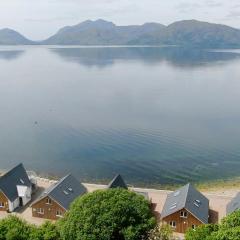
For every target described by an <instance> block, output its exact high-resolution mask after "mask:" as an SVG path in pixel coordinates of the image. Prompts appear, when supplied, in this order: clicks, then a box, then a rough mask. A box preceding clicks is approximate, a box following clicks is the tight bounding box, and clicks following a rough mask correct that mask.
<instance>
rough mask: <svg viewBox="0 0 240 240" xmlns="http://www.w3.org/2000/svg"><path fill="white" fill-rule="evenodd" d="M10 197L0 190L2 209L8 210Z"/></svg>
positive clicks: (0, 207) (0, 208) (0, 205)
mask: <svg viewBox="0 0 240 240" xmlns="http://www.w3.org/2000/svg"><path fill="white" fill-rule="evenodd" d="M8 209H9V207H8V199H7V197H6V196H5V194H4V193H3V192H2V191H0V211H8Z"/></svg>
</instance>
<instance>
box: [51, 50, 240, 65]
mask: <svg viewBox="0 0 240 240" xmlns="http://www.w3.org/2000/svg"><path fill="white" fill-rule="evenodd" d="M51 50H52V52H54V53H56V54H57V55H59V56H60V57H62V58H63V59H65V60H66V61H72V62H76V63H79V64H81V65H84V66H88V67H92V66H97V67H106V66H110V65H113V64H114V63H115V62H116V61H118V60H124V61H126V60H127V61H130V60H138V61H143V62H144V63H146V64H155V63H156V64H157V63H161V62H164V61H167V62H168V63H169V64H172V65H174V66H178V67H181V68H182V67H186V68H192V67H199V66H208V65H209V64H211V63H212V64H216V63H222V62H228V61H231V60H234V59H239V58H240V53H238V52H216V51H207V50H200V49H187V48H178V47H112V48H111V47H109V48H108V47H107V48H106V47H102V48H101V47H95V48H83V47H80V48H77V47H76V48H52V49H51Z"/></svg>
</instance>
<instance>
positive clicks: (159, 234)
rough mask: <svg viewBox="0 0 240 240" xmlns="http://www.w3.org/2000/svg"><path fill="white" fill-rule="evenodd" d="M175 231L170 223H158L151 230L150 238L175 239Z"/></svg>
mask: <svg viewBox="0 0 240 240" xmlns="http://www.w3.org/2000/svg"><path fill="white" fill-rule="evenodd" d="M173 239H174V238H173V231H172V228H171V227H170V226H169V225H163V224H160V225H157V226H156V227H155V228H154V229H153V230H151V231H150V233H149V237H148V240H173Z"/></svg>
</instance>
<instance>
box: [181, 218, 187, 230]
mask: <svg viewBox="0 0 240 240" xmlns="http://www.w3.org/2000/svg"><path fill="white" fill-rule="evenodd" d="M187 229H188V221H187V219H184V220H183V221H182V232H183V233H185V232H186V231H187Z"/></svg>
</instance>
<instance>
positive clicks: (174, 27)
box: [0, 19, 240, 48]
mask: <svg viewBox="0 0 240 240" xmlns="http://www.w3.org/2000/svg"><path fill="white" fill-rule="evenodd" d="M4 44H5V45H18V44H26V45H29V44H35V45H36V44H39V45H106V46H108V45H179V46H191V47H200V48H239V47H240V29H237V28H233V27H229V26H227V25H223V24H216V23H209V22H203V21H198V20H194V19H192V20H182V21H177V22H174V23H172V24H169V25H168V26H165V25H163V24H160V23H155V22H150V23H144V24H142V25H128V26H118V25H116V24H114V23H113V22H109V21H106V20H103V19H98V20H96V21H92V20H86V21H84V22H81V23H78V24H76V25H73V26H65V27H63V28H61V29H59V30H58V31H57V32H56V34H54V35H52V36H51V37H49V38H48V39H46V40H43V41H38V42H34V41H31V40H29V39H27V38H26V37H24V36H23V35H21V34H20V33H18V32H16V31H14V30H11V29H2V30H0V45H4Z"/></svg>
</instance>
